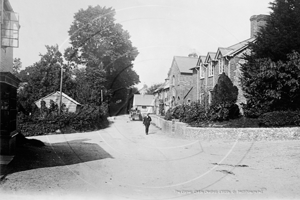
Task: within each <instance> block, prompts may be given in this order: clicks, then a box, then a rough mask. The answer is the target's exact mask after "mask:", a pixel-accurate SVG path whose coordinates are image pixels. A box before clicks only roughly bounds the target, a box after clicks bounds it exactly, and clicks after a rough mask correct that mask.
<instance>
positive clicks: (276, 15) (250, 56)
mask: <svg viewBox="0 0 300 200" xmlns="http://www.w3.org/2000/svg"><path fill="white" fill-rule="evenodd" d="M270 5H271V7H270V9H271V10H272V12H271V13H270V16H269V18H268V20H267V23H266V26H265V27H262V28H261V30H260V32H259V33H258V34H257V37H256V39H255V41H254V42H252V43H250V44H249V50H250V51H249V52H248V53H247V54H245V55H244V59H245V61H246V62H245V63H244V64H243V65H242V67H241V71H242V77H241V83H242V89H243V91H244V95H245V97H246V99H247V105H245V106H244V108H245V109H244V110H245V114H246V116H247V115H248V116H251V117H257V116H259V115H261V114H263V113H265V112H269V111H276V110H295V109H300V104H299V103H296V102H299V100H300V99H299V94H300V76H299V73H300V71H299V58H300V57H299V53H300V1H298V0H275V1H274V2H272V3H270Z"/></svg>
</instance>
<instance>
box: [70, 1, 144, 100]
mask: <svg viewBox="0 0 300 200" xmlns="http://www.w3.org/2000/svg"><path fill="white" fill-rule="evenodd" d="M114 15H115V11H114V9H112V8H105V7H101V6H95V7H92V6H89V7H88V8H87V9H86V10H83V9H81V10H79V11H78V12H77V13H75V16H74V21H73V23H72V25H71V27H70V30H69V35H70V41H71V45H72V47H70V48H68V49H67V50H66V52H65V57H66V59H68V60H69V61H72V62H75V63H77V64H80V65H84V66H85V67H86V70H85V73H86V83H87V84H88V85H89V88H90V90H91V92H92V93H93V96H92V97H93V99H94V102H95V103H96V104H100V103H101V90H105V91H106V92H105V94H111V95H112V94H116V92H115V91H118V92H119V93H123V94H124V98H125V94H126V93H127V91H125V90H120V88H129V87H130V86H132V85H135V84H137V83H138V82H139V76H138V75H137V74H136V72H135V71H134V70H133V61H134V59H135V58H136V56H137V54H138V51H137V49H136V48H135V47H133V46H132V43H131V41H130V36H129V33H128V32H127V31H125V30H123V28H122V26H121V25H120V24H118V23H115V19H114ZM108 96H109V95H107V96H106V97H108Z"/></svg>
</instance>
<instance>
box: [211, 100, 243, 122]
mask: <svg viewBox="0 0 300 200" xmlns="http://www.w3.org/2000/svg"><path fill="white" fill-rule="evenodd" d="M207 115H208V118H209V120H210V121H227V120H229V119H236V118H239V117H240V109H239V107H238V105H236V104H232V105H230V106H228V107H221V106H216V105H212V106H211V107H210V108H209V111H208V114H207Z"/></svg>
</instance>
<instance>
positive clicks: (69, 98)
mask: <svg viewBox="0 0 300 200" xmlns="http://www.w3.org/2000/svg"><path fill="white" fill-rule="evenodd" d="M54 95H55V96H59V95H60V92H59V91H56V92H52V93H50V94H48V95H47V96H44V97H42V98H40V99H39V100H42V99H46V98H47V97H50V96H54ZM62 96H63V97H64V98H66V99H68V100H70V101H72V102H73V103H75V104H77V105H81V104H80V103H78V102H77V101H75V100H74V99H72V98H71V97H69V96H68V95H66V94H65V93H63V92H62ZM39 100H37V101H35V102H38V101H39Z"/></svg>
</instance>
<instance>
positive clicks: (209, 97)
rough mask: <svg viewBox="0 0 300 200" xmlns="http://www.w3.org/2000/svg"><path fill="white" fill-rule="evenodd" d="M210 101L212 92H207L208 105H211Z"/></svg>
mask: <svg viewBox="0 0 300 200" xmlns="http://www.w3.org/2000/svg"><path fill="white" fill-rule="evenodd" d="M211 100H212V91H209V92H208V103H209V104H211Z"/></svg>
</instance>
